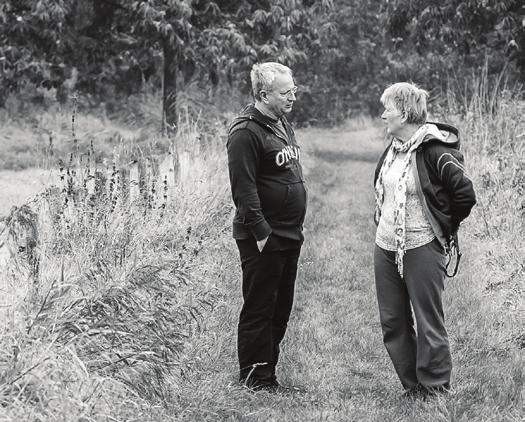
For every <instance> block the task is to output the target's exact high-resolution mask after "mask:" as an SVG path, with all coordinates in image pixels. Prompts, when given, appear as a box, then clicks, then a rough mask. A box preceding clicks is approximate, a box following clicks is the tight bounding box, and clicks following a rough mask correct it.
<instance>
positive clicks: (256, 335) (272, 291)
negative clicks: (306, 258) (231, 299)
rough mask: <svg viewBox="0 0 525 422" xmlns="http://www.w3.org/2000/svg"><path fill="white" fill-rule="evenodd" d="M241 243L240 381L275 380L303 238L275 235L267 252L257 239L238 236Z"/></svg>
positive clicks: (248, 383)
mask: <svg viewBox="0 0 525 422" xmlns="http://www.w3.org/2000/svg"><path fill="white" fill-rule="evenodd" d="M237 246H238V248H239V254H240V258H241V266H242V294H243V299H244V304H243V307H242V310H241V314H240V317H239V326H238V343H237V347H238V349H237V350H238V355H239V366H240V381H241V382H246V384H247V385H250V386H254V385H266V384H272V383H274V382H275V381H276V378H275V367H276V365H277V361H278V359H279V344H280V343H281V341H282V339H283V338H284V334H285V332H286V327H287V326H288V320H289V318H290V312H291V310H292V306H293V298H294V287H295V278H296V275H297V262H298V260H299V254H300V250H301V247H300V243H299V242H295V241H291V242H290V241H286V239H280V238H277V236H274V235H270V237H269V238H268V240H267V243H266V245H265V247H264V249H263V251H262V252H259V249H258V248H257V243H256V241H255V239H243V240H237Z"/></svg>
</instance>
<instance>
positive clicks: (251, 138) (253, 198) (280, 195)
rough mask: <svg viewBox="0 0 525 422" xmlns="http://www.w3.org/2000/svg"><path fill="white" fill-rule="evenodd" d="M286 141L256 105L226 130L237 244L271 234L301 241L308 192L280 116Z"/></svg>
mask: <svg viewBox="0 0 525 422" xmlns="http://www.w3.org/2000/svg"><path fill="white" fill-rule="evenodd" d="M281 121H282V123H283V126H284V129H285V132H286V135H287V136H286V139H285V137H283V134H279V133H278V131H276V130H275V129H274V128H273V126H274V125H275V124H276V123H277V122H276V121H272V119H270V118H269V117H268V116H265V115H263V114H262V113H261V112H259V110H257V109H256V108H255V106H254V105H249V106H247V107H246V108H245V109H244V110H243V111H242V112H241V114H240V115H239V116H238V117H237V118H236V119H234V121H233V122H232V124H231V125H230V128H229V130H228V143H227V149H228V169H229V174H230V183H231V190H232V196H233V201H234V203H235V206H236V212H235V217H234V220H233V237H234V238H235V239H249V238H252V237H253V238H255V239H256V240H262V239H264V238H266V237H267V236H269V235H270V234H271V233H273V234H274V235H277V236H279V237H282V238H285V239H289V240H292V241H298V242H302V241H303V234H302V228H303V222H304V217H305V213H306V189H305V186H304V178H303V172H302V168H301V164H300V149H299V145H297V142H296V140H295V134H294V131H293V129H292V127H291V126H290V124H289V123H288V121H287V120H286V119H285V118H284V117H282V118H281Z"/></svg>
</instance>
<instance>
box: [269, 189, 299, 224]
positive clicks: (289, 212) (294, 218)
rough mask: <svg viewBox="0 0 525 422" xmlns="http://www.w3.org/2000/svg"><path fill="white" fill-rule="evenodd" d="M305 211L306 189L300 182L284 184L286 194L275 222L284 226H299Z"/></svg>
mask: <svg viewBox="0 0 525 422" xmlns="http://www.w3.org/2000/svg"><path fill="white" fill-rule="evenodd" d="M305 213H306V190H305V187H304V184H303V183H302V182H297V183H291V184H289V185H286V196H285V199H284V202H283V205H282V208H281V210H280V212H279V213H278V214H277V215H276V216H275V223H278V224H280V225H285V226H299V225H301V224H302V223H303V221H304V216H305Z"/></svg>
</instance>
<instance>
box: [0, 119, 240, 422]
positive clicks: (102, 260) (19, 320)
mask: <svg viewBox="0 0 525 422" xmlns="http://www.w3.org/2000/svg"><path fill="white" fill-rule="evenodd" d="M76 136H78V135H76V134H75V133H74V134H73V138H76ZM223 138H224V134H223V133H221V132H219V131H217V132H215V133H210V134H209V135H208V136H202V134H201V133H199V131H198V124H196V123H194V122H192V121H191V120H189V119H186V120H181V122H180V125H179V131H178V134H177V137H176V138H175V139H171V140H168V139H161V140H160V141H162V142H165V143H166V150H167V151H169V153H167V154H165V155H164V156H161V157H155V156H151V155H146V154H144V153H143V152H142V151H141V150H140V149H136V150H133V148H130V147H129V146H127V145H123V144H122V145H119V147H118V148H115V150H114V152H113V155H112V159H111V160H110V161H106V164H103V163H102V160H100V159H99V157H97V156H96V154H95V151H94V148H93V147H92V144H88V147H87V148H85V144H81V145H79V146H77V145H75V146H76V147H77V148H75V150H76V151H75V152H74V153H72V154H71V155H70V157H69V158H68V160H67V161H66V162H63V163H62V165H61V168H60V175H61V185H59V186H57V187H50V188H49V189H47V190H46V191H45V192H42V193H41V194H40V195H39V196H38V197H36V198H35V199H34V200H33V201H32V202H31V203H30V204H26V205H23V206H20V207H18V208H14V209H13V210H12V212H11V214H10V215H9V216H8V218H7V220H6V230H7V231H8V238H9V239H8V243H10V244H11V246H12V247H13V255H12V259H11V260H10V261H9V262H8V264H7V266H6V268H5V271H3V273H2V282H3V283H2V284H3V285H4V286H5V287H4V288H6V291H5V292H4V293H7V294H9V295H10V301H9V302H8V303H6V304H5V307H4V309H3V310H2V314H3V317H4V318H3V321H4V322H5V323H4V325H3V327H2V337H1V339H0V350H2V355H1V356H0V365H1V367H2V372H1V375H0V401H1V403H2V410H1V412H2V413H3V414H4V415H6V416H7V417H10V418H12V419H13V420H99V419H103V418H105V417H107V418H111V417H118V418H123V419H129V418H131V417H133V418H134V420H141V417H140V416H139V415H140V414H141V412H142V410H143V409H144V408H145V407H144V406H143V404H144V403H145V400H149V401H148V403H150V404H149V406H151V403H166V402H168V401H169V400H170V397H169V394H170V393H169V389H168V388H166V387H165V385H164V384H165V381H166V378H167V377H168V376H170V375H173V374H177V373H180V371H181V368H180V362H181V359H182V357H181V356H183V355H184V353H185V349H186V348H187V347H186V346H187V343H188V341H189V339H190V338H191V336H192V335H193V334H194V333H195V332H196V331H198V330H199V324H200V320H201V318H202V315H203V314H204V313H208V312H210V311H211V310H212V309H213V308H214V307H215V305H216V302H217V295H218V292H217V288H216V287H215V284H214V283H215V280H214V279H212V278H211V275H210V274H212V273H213V269H214V268H215V266H216V265H217V263H216V261H215V262H214V261H213V259H210V258H209V257H207V256H206V255H207V253H206V250H207V248H208V246H209V245H210V244H215V243H216V241H217V239H218V238H219V237H221V236H222V234H223V232H224V228H225V226H226V225H227V222H228V223H229V214H230V208H229V203H228V201H226V198H227V193H228V191H227V182H226V179H225V177H226V176H225V175H226V170H225V166H224V163H223V159H222V158H221V157H222V156H223V155H224V153H223V144H222V141H223ZM74 142H75V143H76V140H74ZM130 158H133V163H132V164H135V165H136V167H137V175H138V176H137V179H136V180H135V183H136V184H137V185H138V186H136V187H135V188H136V189H135V191H136V193H135V195H133V194H132V192H133V186H130V184H131V182H133V180H132V177H131V176H130V171H129V167H130V162H129V160H130ZM159 162H161V164H160V165H159ZM163 163H167V164H165V165H163ZM170 164H171V165H170ZM170 172H171V173H172V174H170ZM203 255H204V256H203ZM210 269H211V271H210Z"/></svg>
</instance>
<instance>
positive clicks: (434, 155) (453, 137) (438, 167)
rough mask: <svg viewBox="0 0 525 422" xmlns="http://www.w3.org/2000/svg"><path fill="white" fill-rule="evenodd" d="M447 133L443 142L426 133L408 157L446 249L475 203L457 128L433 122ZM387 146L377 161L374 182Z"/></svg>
mask: <svg viewBox="0 0 525 422" xmlns="http://www.w3.org/2000/svg"><path fill="white" fill-rule="evenodd" d="M429 123H431V124H434V125H436V126H437V128H438V129H439V130H440V131H441V133H442V134H443V135H445V136H446V139H445V140H444V141H441V140H439V139H436V138H435V137H433V136H432V135H428V136H427V137H426V138H425V139H424V140H423V143H422V144H421V145H420V146H419V147H418V148H417V149H416V151H415V160H411V163H412V164H411V165H412V166H413V167H412V168H413V171H414V175H415V176H416V177H415V182H416V189H417V192H418V196H419V199H420V201H421V204H422V205H423V209H424V210H425V214H426V217H427V218H428V220H429V222H430V224H431V225H432V229H433V231H434V234H435V235H436V237H437V238H438V240H439V241H440V243H441V244H442V245H443V247H444V248H446V249H447V248H448V246H449V244H450V241H451V239H452V237H453V236H455V235H456V233H457V230H458V227H459V223H460V222H461V221H463V220H464V219H465V218H466V217H467V216H468V215H469V214H470V210H471V209H472V207H473V206H474V205H475V204H476V195H475V193H474V187H473V185H472V182H471V180H470V179H469V178H468V177H467V175H466V174H465V168H464V160H463V154H461V152H460V151H459V146H460V142H459V135H458V130H457V129H456V128H455V127H453V126H450V125H447V124H444V123H433V122H429ZM389 148H390V145H389V146H388V148H387V149H386V150H385V151H384V152H383V155H382V156H381V158H380V159H379V163H378V164H377V167H376V171H375V176H374V185H375V183H376V180H377V178H378V176H379V171H380V170H381V166H382V165H383V161H384V160H385V158H386V154H387V152H388V149H389Z"/></svg>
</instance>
